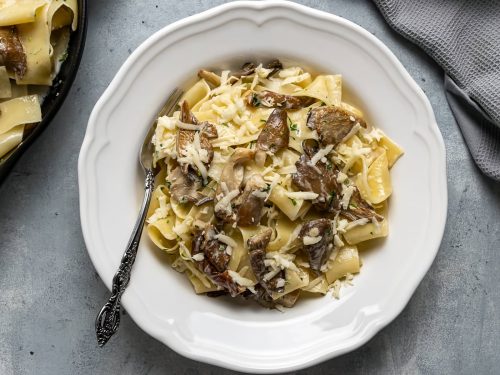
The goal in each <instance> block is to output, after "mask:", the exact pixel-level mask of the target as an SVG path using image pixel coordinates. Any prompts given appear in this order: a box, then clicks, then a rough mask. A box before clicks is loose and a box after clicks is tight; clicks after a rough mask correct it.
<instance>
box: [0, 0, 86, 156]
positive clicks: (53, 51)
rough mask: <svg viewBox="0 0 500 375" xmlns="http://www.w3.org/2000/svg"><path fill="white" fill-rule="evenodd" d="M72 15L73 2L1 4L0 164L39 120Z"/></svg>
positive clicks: (4, 0)
mask: <svg viewBox="0 0 500 375" xmlns="http://www.w3.org/2000/svg"><path fill="white" fill-rule="evenodd" d="M77 12H78V7H77V0H0V162H1V161H2V160H5V159H6V158H7V157H8V156H9V155H10V154H11V153H12V151H13V150H14V149H15V148H16V147H17V146H18V145H19V144H20V143H21V142H22V140H23V138H24V137H25V136H26V135H27V134H28V133H29V132H30V131H31V130H32V129H33V127H34V126H35V125H36V123H38V122H40V121H41V120H42V112H41V108H40V103H41V102H42V101H43V96H44V95H45V93H46V92H47V90H48V87H49V86H52V85H53V81H54V78H55V77H56V75H57V72H58V71H59V67H60V65H61V64H62V63H63V62H64V60H65V59H66V57H67V47H68V43H69V39H70V33H71V31H74V30H76V28H77V20H78V17H77Z"/></svg>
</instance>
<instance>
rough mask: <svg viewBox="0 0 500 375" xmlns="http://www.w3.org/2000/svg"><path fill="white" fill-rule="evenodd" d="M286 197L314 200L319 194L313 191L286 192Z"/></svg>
mask: <svg viewBox="0 0 500 375" xmlns="http://www.w3.org/2000/svg"><path fill="white" fill-rule="evenodd" d="M285 195H286V196H287V197H288V198H291V199H302V200H314V199H316V198H318V196H319V194H317V193H313V192H312V191H287V190H286V191H285Z"/></svg>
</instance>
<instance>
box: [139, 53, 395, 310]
mask: <svg viewBox="0 0 500 375" xmlns="http://www.w3.org/2000/svg"><path fill="white" fill-rule="evenodd" d="M198 77H199V80H198V81H197V82H196V83H195V84H194V85H193V86H191V87H190V88H189V90H187V91H186V93H185V94H184V96H183V98H182V99H181V100H180V103H179V110H178V111H177V112H174V113H173V115H172V116H170V117H169V116H163V117H160V118H158V120H157V126H156V131H155V134H154V136H153V140H152V142H153V144H154V148H155V152H154V161H155V163H156V167H157V168H159V169H160V172H159V174H158V175H157V180H156V188H155V191H154V193H153V199H152V203H151V207H150V210H149V213H148V227H147V231H148V234H149V237H150V238H151V240H152V241H153V242H154V244H155V245H156V246H157V247H158V248H160V249H162V250H164V251H165V252H166V257H167V259H168V262H169V264H170V265H171V266H172V268H174V269H175V270H177V271H179V272H181V273H184V274H185V275H186V276H187V278H188V279H189V281H190V282H191V283H192V285H193V288H194V290H195V292H196V293H199V294H207V295H209V296H218V295H229V296H231V297H236V296H241V297H244V298H247V299H253V300H256V301H257V302H259V303H260V304H261V305H263V306H266V307H270V308H278V309H280V308H282V307H292V306H293V305H294V304H295V303H296V301H297V300H298V299H299V296H300V295H301V294H306V293H315V294H320V295H324V294H327V293H328V292H329V291H331V292H332V293H333V295H334V296H336V297H338V296H339V290H340V288H341V286H342V285H343V284H344V283H349V282H350V280H352V278H353V275H354V274H356V273H358V272H359V271H360V268H361V265H362V264H361V259H360V256H359V253H358V244H360V243H362V242H365V241H369V240H372V239H375V238H380V237H385V236H387V235H388V222H387V200H388V198H389V197H390V195H391V193H392V186H391V178H390V168H391V167H392V166H393V165H394V163H395V162H396V161H397V159H398V158H399V157H400V156H401V155H402V153H403V151H402V149H401V148H400V147H399V146H398V145H396V143H394V142H393V141H392V140H391V139H390V138H389V137H388V136H387V135H385V134H384V133H383V132H382V131H381V130H380V129H378V128H376V127H374V126H373V125H372V124H369V123H368V122H367V121H366V120H365V119H364V117H363V113H362V112H361V111H360V110H359V109H358V108H355V107H354V106H352V105H350V104H348V103H346V102H344V101H343V100H342V77H341V76H340V75H332V74H319V75H315V74H312V73H311V72H308V71H305V70H304V69H302V68H301V67H298V66H291V67H286V68H285V67H283V65H282V64H281V62H280V61H278V60H273V61H271V62H269V63H267V64H264V65H263V64H259V65H257V64H253V63H247V64H245V65H243V67H242V68H241V70H238V71H227V70H226V71H222V72H220V73H216V72H213V71H209V70H200V71H199V73H198Z"/></svg>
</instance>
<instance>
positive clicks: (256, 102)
mask: <svg viewBox="0 0 500 375" xmlns="http://www.w3.org/2000/svg"><path fill="white" fill-rule="evenodd" d="M261 104H262V102H261V100H260V99H259V97H258V96H257V94H254V95H253V96H252V106H254V107H260V105H261Z"/></svg>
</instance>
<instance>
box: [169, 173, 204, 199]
mask: <svg viewBox="0 0 500 375" xmlns="http://www.w3.org/2000/svg"><path fill="white" fill-rule="evenodd" d="M167 180H168V182H169V183H170V193H171V194H172V197H173V198H174V199H175V200H176V201H178V202H180V203H187V202H192V203H194V204H195V205H197V206H200V205H202V204H204V203H206V202H209V201H211V200H212V199H213V198H211V197H207V196H205V195H203V194H202V193H200V192H199V191H198V190H200V189H201V188H202V181H201V178H200V177H199V176H198V175H197V174H196V172H194V171H193V170H192V169H189V170H188V171H187V172H186V173H183V172H182V171H181V168H180V167H176V168H175V169H174V170H173V171H172V172H170V174H169V175H168V177H167Z"/></svg>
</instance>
